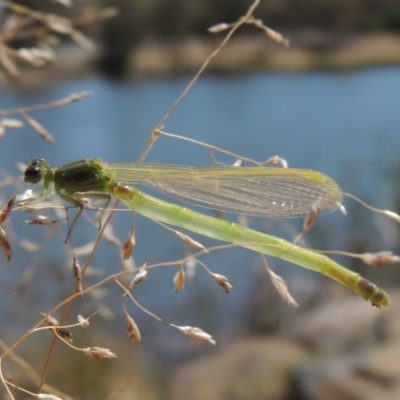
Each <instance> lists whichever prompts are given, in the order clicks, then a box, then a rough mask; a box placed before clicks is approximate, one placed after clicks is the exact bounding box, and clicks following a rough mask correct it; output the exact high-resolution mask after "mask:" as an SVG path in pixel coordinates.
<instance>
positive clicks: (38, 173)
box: [24, 158, 47, 183]
mask: <svg viewBox="0 0 400 400" xmlns="http://www.w3.org/2000/svg"><path fill="white" fill-rule="evenodd" d="M46 164H47V162H46V161H45V160H44V159H43V158H32V160H31V162H30V163H29V164H28V166H27V167H26V170H25V173H24V180H25V182H28V183H38V182H40V181H41V179H42V178H43V167H44V165H46Z"/></svg>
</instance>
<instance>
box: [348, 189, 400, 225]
mask: <svg viewBox="0 0 400 400" xmlns="http://www.w3.org/2000/svg"><path fill="white" fill-rule="evenodd" d="M343 195H344V196H347V197H350V198H351V199H353V200H355V201H357V202H358V203H360V204H361V205H363V206H364V207H365V208H367V209H368V210H371V211H374V212H376V213H378V214H383V215H386V216H387V217H388V218H390V219H392V220H393V221H395V222H397V223H398V224H400V215H399V214H397V213H395V212H394V211H391V210H381V209H379V208H375V207H372V206H370V205H369V204H367V203H366V202H365V201H363V200H361V199H360V198H358V197H357V196H354V195H353V194H351V193H343Z"/></svg>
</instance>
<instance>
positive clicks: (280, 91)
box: [0, 68, 400, 324]
mask: <svg viewBox="0 0 400 400" xmlns="http://www.w3.org/2000/svg"><path fill="white" fill-rule="evenodd" d="M186 84H187V79H184V78H182V79H177V80H172V81H163V80H160V81H151V82H124V83H120V84H115V83H110V82H107V81H103V80H100V79H98V78H93V79H85V80H80V81H74V82H66V83H60V84H58V85H55V86H53V87H50V88H46V89H43V90H41V91H36V92H23V91H20V92H18V91H6V90H3V91H2V92H1V93H0V109H8V108H13V107H19V106H23V105H25V106H26V105H33V104H37V103H47V102H51V101H54V100H56V99H59V98H62V97H65V96H68V95H69V94H71V93H76V92H81V91H89V92H91V93H92V96H91V97H90V98H89V99H87V100H85V101H83V102H80V103H77V104H73V105H70V106H68V107H61V108H55V109H52V110H47V111H39V112H35V113H33V114H32V116H34V117H35V118H37V119H38V120H39V121H40V122H41V123H42V124H43V125H44V126H45V127H46V128H47V129H48V130H49V131H50V132H51V133H52V134H53V135H54V137H55V139H56V143H55V145H49V144H48V143H45V142H44V141H42V140H40V139H38V137H37V136H36V134H35V133H34V132H33V131H32V130H31V129H29V128H26V129H24V130H22V131H16V132H9V133H8V135H7V136H6V137H5V138H4V139H3V140H2V142H1V146H0V159H1V166H2V168H3V169H5V170H8V171H10V172H13V173H14V174H15V175H17V174H18V172H17V170H16V168H15V163H16V162H17V161H23V160H27V159H29V158H30V156H31V153H32V154H33V156H34V157H43V158H47V159H48V160H49V161H50V162H51V163H52V164H55V165H57V164H62V163H66V162H70V161H74V160H77V159H80V158H84V157H100V158H102V159H104V160H106V161H109V162H113V161H114V162H116V161H120V162H128V161H134V160H136V159H137V158H138V157H139V155H140V153H141V151H142V149H143V147H144V145H145V143H146V141H147V140H148V138H149V135H150V133H151V131H152V129H153V128H154V127H155V126H156V124H157V123H158V121H160V119H161V118H162V116H163V115H164V114H165V113H166V111H167V110H168V108H169V107H170V106H171V105H172V103H173V102H174V100H175V99H176V98H177V96H178V95H179V94H180V93H181V91H182V90H183V88H184V87H185V85H186ZM399 87H400V69H399V68H385V69H376V70H364V71H352V72H346V73H305V74H296V75H288V74H268V75H255V76H247V77H236V78H232V77H229V78H224V77H212V78H211V77H208V78H202V79H201V80H200V81H199V82H198V83H197V84H196V85H195V87H194V88H193V90H192V91H191V92H190V94H189V95H188V97H187V98H185V100H184V101H183V102H182V103H181V104H180V105H179V107H178V108H177V109H176V110H175V112H174V113H173V115H172V116H171V118H170V119H169V120H168V121H167V123H166V126H165V128H164V129H165V130H166V131H168V132H173V133H176V134H180V135H184V136H187V137H190V138H193V139H197V140H200V141H204V142H207V143H210V144H213V145H215V146H218V147H221V148H224V149H226V150H230V151H232V152H235V153H239V154H242V155H243V156H246V157H251V158H253V159H257V160H265V159H267V158H269V157H270V156H272V155H275V154H279V155H280V156H282V157H284V158H286V159H287V160H288V161H289V164H290V166H293V167H299V168H310V169H316V170H320V171H322V172H325V173H327V174H329V175H331V176H332V177H333V178H334V179H336V180H337V181H338V182H339V184H340V185H341V186H342V188H343V189H344V190H345V191H351V192H352V193H355V194H357V195H359V196H362V197H365V198H368V200H369V201H372V202H373V203H374V204H375V205H376V206H380V207H385V208H391V207H393V206H394V204H393V201H394V199H393V193H394V190H395V188H394V185H395V184H396V180H395V178H394V177H393V175H392V172H391V171H393V169H394V168H396V167H398V154H399V150H400V112H399V104H400V91H399ZM222 159H224V160H225V161H228V160H227V159H226V158H222ZM147 160H148V161H156V162H170V163H177V164H190V165H204V164H210V163H211V159H210V154H209V152H208V151H207V150H204V149H202V148H199V147H198V146H194V145H190V144H187V143H184V142H181V141H176V140H170V139H165V138H161V139H160V140H159V141H158V142H157V143H156V145H155V146H154V148H153V149H152V151H151V153H150V154H149V157H148V158H147ZM12 190H13V188H11V187H5V188H2V191H3V196H4V198H5V196H6V195H9V193H11V192H12ZM126 215H127V214H124V215H123V216H120V217H119V216H117V227H118V229H120V232H121V235H120V237H121V238H123V237H124V235H125V234H126V233H127V231H128V229H129V226H128V224H127V222H126V220H128V219H129V221H130V218H126ZM27 218H28V217H27V216H26V215H22V216H20V217H19V219H17V217H16V220H17V223H16V225H17V226H18V224H20V229H21V224H23V220H24V219H27ZM324 218H325V219H324ZM324 218H321V226H322V228H321V229H322V231H324V229H325V232H327V231H328V232H335V229H334V227H335V225H336V224H338V223H339V224H340V223H341V222H338V221H340V220H341V219H342V220H343V218H344V217H343V216H341V215H340V214H338V213H336V214H334V215H333V216H331V215H330V216H327V217H324ZM324 221H325V222H324ZM129 223H130V222H129ZM299 224H300V222H299V223H298V225H299ZM324 224H325V225H324ZM81 225H83V223H81ZM298 225H297V226H298ZM324 226H325V228H323V227H324ZM29 229H30V230H29ZM29 229H28V228H26V227H23V235H26V236H29V235H37V232H38V229H41V228H38V227H29ZM136 229H137V232H138V233H139V234H138V248H137V250H136V253H135V257H136V260H137V262H138V264H142V263H144V262H149V263H151V262H156V261H161V260H164V261H165V260H169V259H176V258H177V257H180V256H182V255H183V254H184V248H183V245H182V243H180V242H179V241H178V240H176V239H175V238H174V237H173V236H172V235H168V234H166V233H165V232H164V231H163V230H162V229H161V228H159V227H158V226H156V225H154V224H153V223H151V222H149V221H145V220H144V219H141V218H139V219H138V221H137V226H136ZM383 231H385V230H383ZM32 232H34V233H32ZM88 232H89V234H92V235H93V234H96V232H94V233H93V228H92V227H89V228H88V229H86V228H85V227H82V229H79V230H77V232H76V233H75V235H76V238H77V239H78V240H77V242H80V241H82V242H84V241H85V240H86V239H85V237H86V236H85V235H87V234H88ZM378 233H379V232H378ZM334 236H335V237H334V238H332V239H333V241H334V243H335V242H336V243H339V244H343V242H341V240H345V239H343V238H341V237H339V236H340V235H334ZM391 237H392V236H390V235H388V237H387V238H386V239H385V240H386V241H387V243H388V244H389V245H390V244H392V243H391V239H390V238H391ZM59 239H60V238H59V237H57V240H58V242H59ZM380 239H382V238H380ZM346 240H347V239H346ZM201 241H202V242H203V243H204V244H206V245H211V244H212V243H214V242H212V241H210V240H208V239H203V238H202V239H201ZM61 245H62V244H61ZM14 247H15V243H14ZM46 251H47V253H48V261H47V263H48V268H49V269H50V268H57V265H55V264H57V262H58V261H57V260H59V257H60V256H59V255H58V254H55V250H54V249H53V248H50V247H49V248H48V249H47V250H46ZM66 251H67V250H66ZM15 253H17V251H16V252H15ZM99 254H100V255H99V256H98V257H97V258H95V259H94V261H93V264H98V265H100V264H102V266H103V267H105V268H108V266H109V265H114V266H115V265H116V264H118V255H117V253H116V252H115V251H113V250H110V248H109V247H106V248H105V249H103V250H101V252H100V253H99ZM20 257H22V256H21V252H20V251H18V255H17V254H16V257H15V258H14V260H13V261H12V264H14V268H15V270H14V271H17V272H16V275H17V276H18V275H20V274H21V271H23V268H24V265H23V264H24V263H23V262H22V261H21V260H22V259H21V258H20ZM25 257H26V254H25ZM256 258H257V255H255V254H252V253H249V252H241V251H239V250H232V251H228V252H224V253H217V254H216V256H215V257H214V258H213V259H212V261H210V263H212V266H213V267H214V268H215V269H216V270H220V271H222V272H223V273H225V274H227V273H228V271H230V272H229V274H231V275H230V277H231V279H232V280H233V283H234V286H235V290H236V295H235V296H236V299H237V298H239V299H240V298H242V299H243V298H244V297H246V296H247V294H248V290H249V285H250V283H249V282H247V283H246V279H243V275H244V274H245V272H246V270H247V268H248V266H249V265H251V263H253V262H255V261H254V260H255V259H256ZM37 260H39V259H37ZM30 261H32V259H31V260H30ZM37 262H39V261H37ZM257 262H258V261H257ZM0 263H1V265H2V266H3V265H4V264H5V262H4V261H3V260H2V259H1V260H0ZM285 265H287V264H285ZM232 266H234V267H235V268H233V269H232ZM236 267H237V268H236ZM293 270H296V271H297V272H298V273H299V271H300V269H296V268H294V269H289V271H293ZM174 273H175V270H168V271H165V273H164V274H166V276H168V279H169V281H168V282H167V283H165V279H164V278H165V275H163V274H161V275H158V276H157V277H154V278H153V288H156V289H154V291H150V292H148V293H147V295H146V294H143V295H144V296H147V301H148V302H147V305H149V304H151V305H153V306H155V305H156V304H158V306H159V307H161V308H162V307H163V306H162V303H163V301H164V300H163V299H164V296H166V295H167V293H169V292H171V288H172V283H171V280H172V276H173V274H174ZM311 275H312V274H308V275H307V276H311ZM314 275H315V276H314V278H315V279H317V276H316V274H314ZM9 276H10V277H11V276H12V274H11V273H10V275H9ZM53 278H54V276H53V277H52V279H53ZM58 278H59V279H61V278H60V277H58ZM4 279H6V280H7V279H8V278H7V277H5V278H4ZM10 279H11V278H10ZM15 279H17V277H15ZM68 279H69V278H68ZM204 279H208V278H204ZM6 283H7V281H6ZM150 287H151V286H150ZM196 288H197V286H196V287H195V289H196ZM55 290H56V291H57V289H55ZM196 290H200V289H196ZM198 294H199V295H200V293H198ZM36 295H38V296H39V295H40V294H39V293H36ZM210 296H211V298H213V297H215V298H216V299H218V296H219V294H217V291H216V292H215V293H214V292H213V294H212V295H210ZM39 297H40V296H39ZM197 299H198V297H196V296H195V297H193V298H192V301H193V302H195V301H197ZM179 301H180V300H179ZM215 301H218V300H215ZM39 303H40V302H39ZM237 304H238V303H237V302H233V303H232V304H231V305H230V306H227V307H234V306H235V307H236V306H237ZM169 305H170V303H168V307H169ZM203 306H204V305H203ZM172 307H174V305H171V308H172ZM164 311H166V310H164ZM231 312H232V313H234V311H233V310H231ZM228 314H229V313H228ZM194 320H195V321H196V318H194ZM185 324H190V321H187V320H186V322H185Z"/></svg>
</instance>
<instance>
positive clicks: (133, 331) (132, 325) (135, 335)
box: [124, 311, 141, 347]
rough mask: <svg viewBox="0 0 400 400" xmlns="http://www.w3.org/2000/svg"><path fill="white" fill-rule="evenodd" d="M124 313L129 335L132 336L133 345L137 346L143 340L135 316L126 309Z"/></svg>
mask: <svg viewBox="0 0 400 400" xmlns="http://www.w3.org/2000/svg"><path fill="white" fill-rule="evenodd" d="M124 313H125V323H126V330H127V332H128V336H129V337H130V338H131V341H132V343H133V345H134V346H135V347H137V346H138V344H139V342H140V340H141V336H140V331H139V328H138V327H137V325H136V322H135V321H134V320H133V318H132V317H131V316H130V315H129V314H128V313H127V312H126V311H124Z"/></svg>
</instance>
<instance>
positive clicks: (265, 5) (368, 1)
mask: <svg viewBox="0 0 400 400" xmlns="http://www.w3.org/2000/svg"><path fill="white" fill-rule="evenodd" d="M18 3H20V4H23V5H26V6H29V7H33V8H36V9H38V10H42V11H45V12H50V13H56V14H58V15H64V16H67V17H75V18H76V17H77V16H79V13H80V12H81V11H82V10H85V12H88V10H89V9H92V10H94V9H97V10H98V9H100V8H104V7H113V8H115V9H116V10H118V15H117V16H115V17H114V18H109V19H104V20H100V21H98V22H97V23H92V24H90V25H88V26H86V27H84V28H83V32H85V33H87V34H88V35H89V36H90V37H91V38H93V39H94V41H95V42H96V43H97V44H98V45H99V48H100V51H99V52H98V53H97V55H96V64H97V65H98V67H99V69H100V70H101V71H102V72H104V73H105V74H107V75H109V76H114V77H118V76H119V77H120V76H123V75H124V74H125V73H127V72H129V73H131V72H133V73H135V71H132V68H130V67H131V64H130V55H131V54H132V53H134V52H135V50H137V49H138V47H140V46H143V45H145V44H151V45H152V46H155V47H159V48H163V47H165V46H168V45H172V44H173V45H176V44H177V43H179V41H183V40H186V41H187V40H188V39H189V38H197V39H202V40H205V41H210V40H213V38H210V36H212V35H210V34H209V32H207V28H209V27H210V26H212V25H214V24H217V23H220V22H226V23H230V22H233V21H235V20H236V19H237V18H238V16H239V15H242V14H243V13H244V12H245V10H246V9H247V7H248V6H249V5H250V4H251V1H234V2H232V1H230V0H216V1H215V0H203V1H195V2H191V1H186V0H99V1H90V0H86V1H85V0H82V1H80V2H77V3H76V5H75V6H74V8H73V10H72V9H68V8H66V7H62V6H61V5H58V4H57V2H56V1H50V0H49V1H43V0H32V1H30V0H18ZM257 18H260V19H262V20H263V21H264V23H266V24H267V25H268V26H270V27H271V28H273V29H276V30H278V31H284V32H285V35H286V36H287V37H289V38H290V39H291V43H292V45H293V46H295V47H296V46H300V47H301V48H303V49H307V50H310V51H313V52H317V53H320V54H321V53H324V52H327V51H330V50H332V49H335V48H337V47H338V46H341V45H343V44H344V43H348V42H349V39H350V38H352V37H354V36H358V35H361V34H362V35H372V34H379V33H388V32H390V33H393V34H397V33H399V32H400V3H399V1H397V0H381V1H379V0H354V1H346V0H296V1H294V0H271V1H262V2H261V4H260V6H259V7H258V8H257ZM78 20H79V18H78ZM258 34H260V33H258ZM248 35H253V36H254V35H257V33H255V32H254V29H252V28H250V27H249V28H247V29H246V27H245V28H244V29H241V30H240V31H239V32H238V33H237V35H236V36H235V38H234V40H239V39H240V37H241V36H248ZM193 46H194V44H193ZM374 46H378V47H379V46H380V44H379V42H378V43H374ZM369 47H372V44H370V46H369ZM370 51H373V49H371V48H370ZM171 53H174V51H173V50H172V49H171ZM173 56H174V57H175V58H176V57H177V55H176V54H173ZM163 57H165V54H164V53H163ZM396 60H397V58H396ZM175 61H176V62H175V63H173V67H172V68H169V69H167V70H168V71H167V74H175V75H176V74H177V73H178V74H179V73H182V72H187V71H188V69H190V68H188V67H187V66H185V64H188V63H189V62H185V56H184V55H183V54H182V59H181V60H175ZM166 64H168V62H166ZM264 66H265V65H264ZM312 66H316V67H320V66H321V65H312ZM322 66H324V67H329V66H330V65H329V63H328V65H322ZM332 66H333V67H335V65H334V64H333V65H332ZM225 67H226V69H227V70H230V71H232V68H234V66H232V65H226V66H225ZM247 67H248V68H249V69H250V70H251V69H254V68H255V67H256V66H254V63H248V64H247ZM258 68H260V66H258ZM133 69H134V68H133ZM222 69H223V68H222ZM160 71H164V69H161V68H160ZM136 72H137V71H136ZM164 72H165V71H164ZM209 72H212V69H211V70H209Z"/></svg>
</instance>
